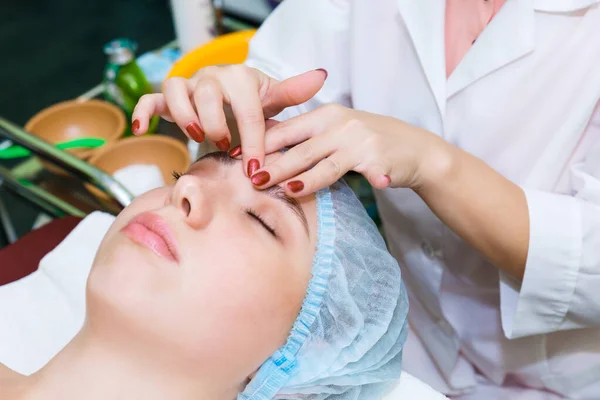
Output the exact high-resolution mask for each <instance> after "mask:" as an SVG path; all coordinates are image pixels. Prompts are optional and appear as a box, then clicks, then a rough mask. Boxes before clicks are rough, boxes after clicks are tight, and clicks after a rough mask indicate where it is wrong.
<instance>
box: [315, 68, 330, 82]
mask: <svg viewBox="0 0 600 400" xmlns="http://www.w3.org/2000/svg"><path fill="white" fill-rule="evenodd" d="M315 71H321V72H324V73H325V79H327V77H328V76H329V72H327V70H326V69H325V68H317V69H315Z"/></svg>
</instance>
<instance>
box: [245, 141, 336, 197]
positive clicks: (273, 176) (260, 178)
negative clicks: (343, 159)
mask: <svg viewBox="0 0 600 400" xmlns="http://www.w3.org/2000/svg"><path fill="white" fill-rule="evenodd" d="M332 136H333V135H323V136H317V137H314V138H312V139H309V140H307V141H305V142H302V143H300V144H299V145H297V146H295V147H294V148H292V149H290V150H289V151H287V152H286V153H285V154H284V155H282V156H281V157H279V158H278V159H276V160H275V161H273V162H271V163H269V164H267V165H266V166H265V167H264V168H262V169H261V170H259V171H258V172H257V173H256V174H255V175H254V176H253V177H252V183H253V184H254V185H255V186H257V187H260V188H266V187H268V186H272V185H276V184H278V183H280V182H283V181H285V180H287V179H289V178H292V177H294V176H296V175H298V174H300V173H302V172H304V171H306V170H307V169H309V168H310V167H312V166H313V165H315V164H317V163H318V162H320V161H321V160H323V159H325V158H327V157H328V156H330V155H331V154H332V153H334V151H335V150H336V148H335V146H336V143H335V142H334V140H333V137H332ZM267 178H268V179H267Z"/></svg>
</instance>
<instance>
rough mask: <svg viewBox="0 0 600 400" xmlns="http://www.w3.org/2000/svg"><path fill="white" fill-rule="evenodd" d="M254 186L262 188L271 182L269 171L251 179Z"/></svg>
mask: <svg viewBox="0 0 600 400" xmlns="http://www.w3.org/2000/svg"><path fill="white" fill-rule="evenodd" d="M250 180H251V181H252V184H253V185H256V186H262V185H264V184H265V183H267V182H269V181H270V180H271V175H270V174H269V173H268V172H267V171H260V172H257V173H256V174H254V175H252V178H250Z"/></svg>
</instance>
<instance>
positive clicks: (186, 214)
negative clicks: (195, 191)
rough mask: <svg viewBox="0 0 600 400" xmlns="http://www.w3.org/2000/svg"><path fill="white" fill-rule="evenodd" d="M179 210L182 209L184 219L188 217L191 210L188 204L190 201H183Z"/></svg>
mask: <svg viewBox="0 0 600 400" xmlns="http://www.w3.org/2000/svg"><path fill="white" fill-rule="evenodd" d="M181 208H183V212H184V213H185V216H186V217H187V216H189V215H190V211H191V210H192V205H191V204H190V201H189V200H188V199H183V202H182V204H181Z"/></svg>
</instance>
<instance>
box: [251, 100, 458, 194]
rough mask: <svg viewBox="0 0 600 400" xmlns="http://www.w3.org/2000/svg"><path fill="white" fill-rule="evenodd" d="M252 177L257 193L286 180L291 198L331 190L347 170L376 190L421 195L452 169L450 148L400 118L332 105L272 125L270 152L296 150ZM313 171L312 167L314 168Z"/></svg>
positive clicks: (269, 134)
mask: <svg viewBox="0 0 600 400" xmlns="http://www.w3.org/2000/svg"><path fill="white" fill-rule="evenodd" d="M292 145H294V147H292V148H291V149H290V150H288V151H287V152H286V153H285V154H284V155H283V156H282V157H280V158H279V159H277V160H276V161H274V162H272V163H270V164H268V165H266V166H264V167H263V168H261V169H259V170H258V171H256V172H255V173H254V175H253V176H252V177H251V179H252V182H253V183H254V184H255V186H257V187H258V188H261V189H265V188H267V187H269V186H272V185H275V184H278V183H281V182H284V181H287V182H286V184H285V185H284V187H285V190H286V192H287V193H288V194H289V195H291V196H304V195H306V194H308V193H312V192H315V191H317V190H319V189H322V188H324V187H327V186H329V185H331V184H333V183H334V182H336V181H337V180H338V179H340V178H341V177H342V176H343V175H344V174H345V173H346V172H348V171H351V170H353V171H356V172H359V173H361V174H362V175H364V176H365V177H366V178H367V179H368V181H369V182H370V183H371V185H372V186H373V187H375V188H377V189H383V188H385V187H388V186H391V187H408V188H412V189H415V190H418V189H419V188H420V186H421V185H423V184H424V183H425V182H426V180H428V179H429V178H433V175H432V174H433V173H436V172H437V171H440V172H441V171H442V170H443V168H445V166H447V165H450V164H449V163H450V160H449V157H450V154H451V152H449V151H447V150H448V149H447V147H448V143H447V142H445V141H444V140H443V139H441V138H440V137H439V136H437V135H435V134H433V133H431V132H429V131H426V130H424V129H421V128H418V127H415V126H412V125H409V124H407V123H405V122H402V121H400V120H398V119H395V118H392V117H387V116H382V115H377V114H371V113H367V112H363V111H356V110H352V109H348V108H345V107H342V106H339V105H335V104H330V105H326V106H323V107H321V108H319V109H316V110H314V111H311V112H309V113H306V114H303V115H300V116H298V117H295V118H292V119H289V120H288V121H285V122H282V123H277V124H274V126H273V127H271V128H270V129H269V130H268V131H267V136H266V141H265V147H266V151H267V153H269V152H274V151H277V150H279V149H281V148H283V147H286V146H292ZM311 167H312V168H311Z"/></svg>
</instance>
